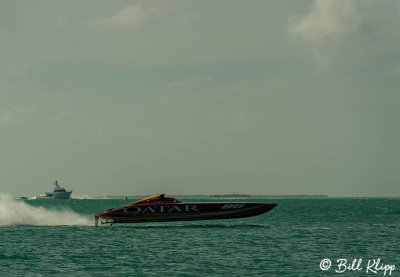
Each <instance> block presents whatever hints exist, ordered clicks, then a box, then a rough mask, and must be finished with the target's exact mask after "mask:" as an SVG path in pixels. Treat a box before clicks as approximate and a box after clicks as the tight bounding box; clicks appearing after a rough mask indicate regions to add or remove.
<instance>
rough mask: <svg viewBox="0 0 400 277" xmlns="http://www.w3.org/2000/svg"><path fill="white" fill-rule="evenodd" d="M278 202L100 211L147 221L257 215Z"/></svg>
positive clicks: (116, 218)
mask: <svg viewBox="0 0 400 277" xmlns="http://www.w3.org/2000/svg"><path fill="white" fill-rule="evenodd" d="M276 205H277V204H272V203H271V204H267V203H231V202H225V203H171V204H158V205H156V204H154V205H153V204H141V205H130V206H126V207H122V208H119V209H111V210H108V211H106V212H103V213H100V214H98V216H99V217H100V218H102V219H106V220H107V221H108V222H109V223H145V222H171V221H194V220H217V219H232V218H243V217H251V216H257V215H260V214H263V213H266V212H268V211H270V210H271V209H273V208H274V207H275V206H276Z"/></svg>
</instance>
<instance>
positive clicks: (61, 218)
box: [0, 193, 93, 226]
mask: <svg viewBox="0 0 400 277" xmlns="http://www.w3.org/2000/svg"><path fill="white" fill-rule="evenodd" d="M8 225H37V226H56V225H80V226H89V225H93V220H92V219H89V218H86V217H84V216H82V215H80V214H77V213H75V212H73V211H69V210H49V209H45V208H43V207H34V206H30V205H28V204H26V203H25V202H24V201H18V200H14V199H13V198H12V197H11V196H10V195H7V194H3V193H0V226H8Z"/></svg>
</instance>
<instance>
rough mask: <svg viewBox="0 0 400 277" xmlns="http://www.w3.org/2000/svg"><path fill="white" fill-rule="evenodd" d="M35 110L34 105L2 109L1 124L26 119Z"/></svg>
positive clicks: (0, 114)
mask: <svg viewBox="0 0 400 277" xmlns="http://www.w3.org/2000/svg"><path fill="white" fill-rule="evenodd" d="M33 112H34V108H33V107H28V106H17V107H11V108H9V109H7V110H5V111H1V110H0V126H2V125H7V124H10V123H13V122H19V121H22V120H25V119H27V118H28V117H29V115H30V114H32V113H33Z"/></svg>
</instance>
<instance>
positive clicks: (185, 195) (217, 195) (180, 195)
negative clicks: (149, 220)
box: [94, 193, 329, 199]
mask: <svg viewBox="0 0 400 277" xmlns="http://www.w3.org/2000/svg"><path fill="white" fill-rule="evenodd" d="M149 195H150V194H146V195H104V196H94V198H100V197H110V198H125V197H127V198H129V199H131V198H144V197H148V196H149ZM168 195H169V196H173V197H177V198H179V197H214V198H228V197H229V198H242V197H248V198H257V197H261V198H328V197H329V196H328V195H326V194H236V193H234V194H211V195H209V194H168Z"/></svg>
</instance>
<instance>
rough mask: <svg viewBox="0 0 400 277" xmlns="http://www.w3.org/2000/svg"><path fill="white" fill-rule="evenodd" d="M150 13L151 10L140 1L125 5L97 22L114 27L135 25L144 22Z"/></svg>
mask: <svg viewBox="0 0 400 277" xmlns="http://www.w3.org/2000/svg"><path fill="white" fill-rule="evenodd" d="M150 13H151V11H150V10H149V11H146V10H145V9H144V8H143V6H142V5H141V4H140V3H136V4H132V5H129V6H126V7H124V8H123V9H121V10H120V11H118V12H117V13H115V14H113V15H112V16H110V17H104V18H100V19H98V20H97V21H96V23H98V24H104V25H111V26H114V27H135V26H139V25H141V24H143V22H144V21H145V20H146V19H147V18H148V17H149V16H150Z"/></svg>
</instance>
